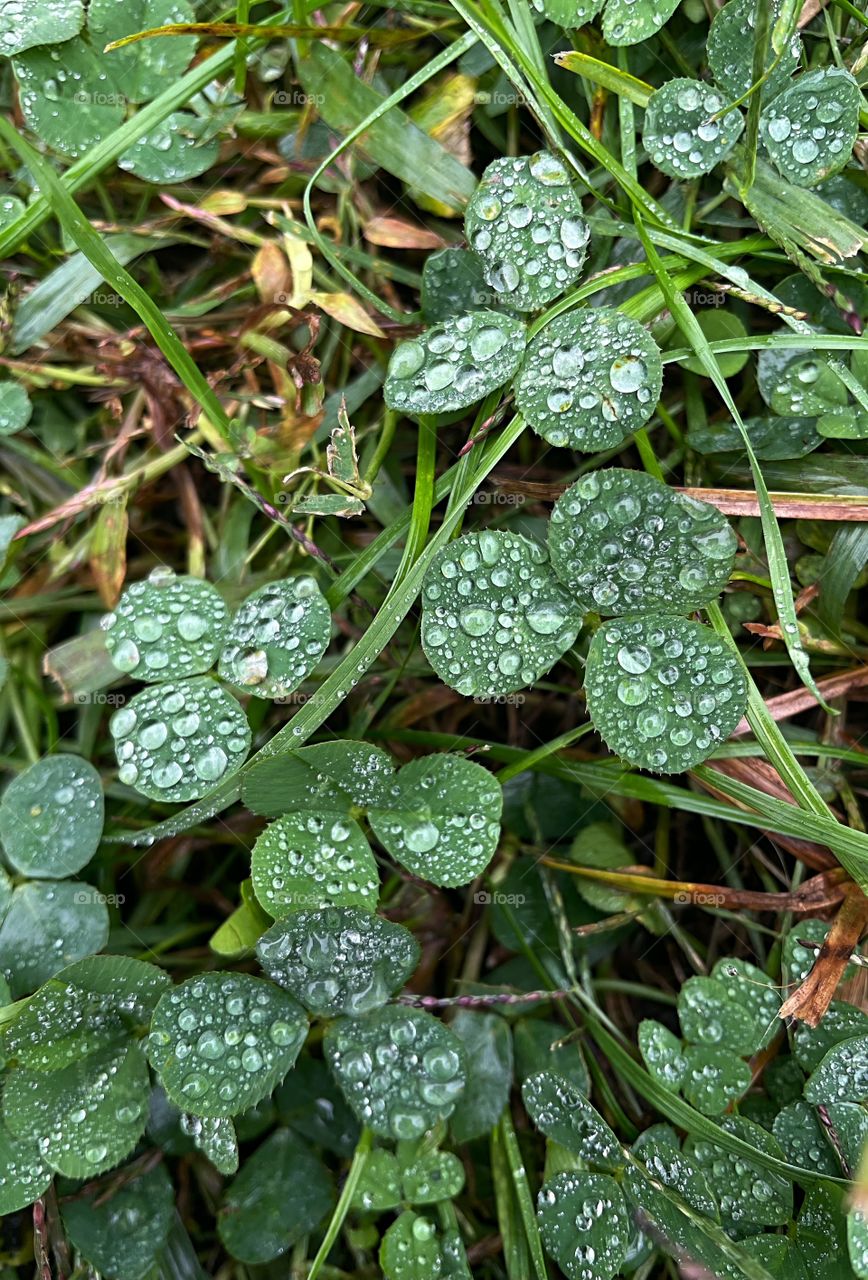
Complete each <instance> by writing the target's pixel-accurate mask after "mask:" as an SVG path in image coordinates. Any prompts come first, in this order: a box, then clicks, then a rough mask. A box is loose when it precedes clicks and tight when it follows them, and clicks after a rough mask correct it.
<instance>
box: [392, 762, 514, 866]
mask: <svg viewBox="0 0 868 1280" xmlns="http://www.w3.org/2000/svg"><path fill="white" fill-rule="evenodd" d="M502 806H503V794H502V792H501V789H500V786H499V784H498V782H497V780H496V779H495V778H494V777H492V775H491V773H489V771H488V770H487V769H484V768H483V767H482V765H479V764H476V762H475V761H473V760H465V759H464V758H463V757H461V756H452V755H430V756H424V757H421V758H420V759H418V760H411V761H410V763H409V764H405V765H404V767H403V769H401V771H400V772H399V774H398V777H397V779H396V781H395V783H394V784H393V786H392V787H391V788H390V792H389V796H388V801H387V802H386V803H384V804H383V805H381V806H379V807H377V808H374V809H372V810H371V811H370V813H369V815H368V818H369V821H370V824H371V830H372V831H373V833H374V835H375V836H376V837H377V839H378V840H379V841H380V843H381V844H382V845H383V847H384V848H385V849H387V850H388V852H389V853H390V854H391V855H392V857H393V858H395V859H396V861H397V862H400V864H401V866H403V867H406V868H407V870H408V871H409V872H410V873H411V874H412V875H417V876H421V877H422V878H423V879H425V880H428V881H430V883H431V884H438V885H444V886H446V887H448V888H453V887H455V886H456V885H461V884H468V883H469V882H470V881H471V880H474V879H475V878H476V876H478V875H479V874H480V873H481V872H482V871H484V870H485V868H486V867H487V866H488V863H489V862H490V861H491V859H492V858H493V856H494V852H495V850H496V848H497V841H498V839H499V837H500V813H501V809H502Z"/></svg>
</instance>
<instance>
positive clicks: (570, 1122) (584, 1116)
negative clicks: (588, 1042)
mask: <svg viewBox="0 0 868 1280" xmlns="http://www.w3.org/2000/svg"><path fill="white" fill-rule="evenodd" d="M521 1096H522V1098H523V1100H524V1105H525V1109H526V1111H527V1113H528V1115H529V1116H530V1118H531V1119H532V1120H533V1122H534V1124H535V1125H536V1127H537V1128H538V1129H539V1130H540V1132H541V1133H544V1134H545V1136H546V1137H547V1138H551V1139H553V1141H555V1142H557V1143H558V1144H559V1145H560V1146H562V1147H566V1149H567V1151H569V1152H571V1153H572V1154H573V1155H574V1156H579V1157H580V1158H581V1159H582V1160H586V1161H587V1162H588V1164H590V1165H592V1166H596V1167H597V1168H599V1169H605V1170H608V1171H610V1172H613V1171H616V1170H618V1169H621V1168H623V1166H624V1152H623V1150H622V1149H621V1144H620V1142H619V1141H618V1139H617V1138H616V1137H615V1134H614V1133H613V1132H612V1130H611V1129H610V1128H609V1126H608V1125H607V1124H606V1122H605V1120H604V1119H603V1117H602V1116H601V1115H600V1114H599V1112H598V1111H596V1110H595V1108H594V1107H592V1106H591V1104H590V1102H588V1100H587V1098H586V1097H585V1096H584V1095H583V1094H582V1093H580V1092H579V1090H578V1089H577V1088H575V1086H574V1085H571V1084H569V1083H568V1082H567V1081H566V1080H563V1079H562V1078H561V1077H559V1076H556V1075H553V1074H552V1073H551V1072H549V1071H541V1072H540V1073H539V1075H535V1076H531V1077H530V1078H529V1079H527V1080H525V1082H524V1084H523V1085H522V1089H521Z"/></svg>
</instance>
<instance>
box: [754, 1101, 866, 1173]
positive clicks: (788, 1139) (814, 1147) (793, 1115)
mask: <svg viewBox="0 0 868 1280" xmlns="http://www.w3.org/2000/svg"><path fill="white" fill-rule="evenodd" d="M823 1114H824V1119H823V1120H822V1121H821V1120H820V1115H819V1112H818V1110H817V1108H816V1107H813V1106H811V1104H810V1103H808V1102H805V1101H804V1100H803V1099H797V1100H796V1101H795V1102H791V1103H789V1104H788V1105H787V1106H785V1107H782V1108H781V1110H780V1111H779V1112H778V1114H777V1115H776V1116H775V1120H774V1126H773V1129H772V1132H773V1133H774V1135H775V1137H776V1138H777V1140H778V1142H779V1143H780V1144H781V1147H782V1148H783V1150H784V1152H785V1154H786V1157H787V1159H788V1160H789V1161H790V1163H791V1164H798V1165H801V1166H802V1167H803V1168H805V1169H816V1170H817V1171H818V1172H821V1173H825V1174H828V1175H829V1176H830V1177H833V1178H840V1177H841V1174H842V1172H843V1170H842V1163H841V1156H843V1159H844V1161H845V1163H846V1165H847V1166H848V1167H849V1168H850V1169H857V1168H858V1167H859V1160H860V1158H861V1155H862V1149H863V1147H864V1145H865V1139H866V1137H868V1113H866V1111H865V1109H864V1107H862V1106H859V1105H857V1104H856V1103H853V1102H830V1103H827V1104H824V1113H823ZM832 1135H834V1140H833V1137H832ZM839 1149H840V1152H841V1156H839V1154H838V1151H839Z"/></svg>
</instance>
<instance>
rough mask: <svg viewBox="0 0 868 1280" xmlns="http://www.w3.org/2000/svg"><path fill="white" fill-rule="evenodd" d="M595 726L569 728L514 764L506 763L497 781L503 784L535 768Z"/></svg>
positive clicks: (586, 725) (584, 725)
mask: <svg viewBox="0 0 868 1280" xmlns="http://www.w3.org/2000/svg"><path fill="white" fill-rule="evenodd" d="M593 727H594V726H593V725H592V724H580V725H579V726H578V728H576V729H569V730H568V731H567V732H566V733H562V734H561V736H560V737H559V738H552V740H551V742H546V743H543V745H542V746H541V747H537V749H536V750H535V751H529V752H527V754H523V755H522V757H521V759H519V760H515V761H514V762H513V763H512V764H508V765H505V766H504V768H503V769H500V770H498V772H497V774H496V777H497V781H498V782H499V783H500V785H501V786H503V784H504V783H505V782H509V780H510V778H517V777H518V775H519V774H520V773H525V772H526V771H527V770H528V769H533V768H535V767H536V765H538V764H539V762H540V761H541V760H545V759H546V757H547V756H551V755H554V754H555V753H556V752H558V751H563V750H565V749H566V748H567V747H571V746H572V745H573V743H574V742H578V740H579V738H584V736H585V735H586V734H588V733H591V732H592V730H593Z"/></svg>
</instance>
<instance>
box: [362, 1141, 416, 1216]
mask: <svg viewBox="0 0 868 1280" xmlns="http://www.w3.org/2000/svg"><path fill="white" fill-rule="evenodd" d="M403 1198H404V1192H403V1188H402V1186H401V1164H400V1161H399V1160H398V1157H397V1156H396V1155H394V1154H393V1153H392V1152H391V1151H386V1150H384V1149H383V1148H382V1147H374V1149H373V1150H372V1151H369V1152H368V1158H367V1160H366V1161H365V1163H364V1166H363V1168H362V1172H361V1176H360V1177H359V1181H358V1182H357V1183H356V1189H355V1191H354V1193H353V1207H354V1208H355V1209H362V1210H364V1211H365V1212H366V1213H372V1212H373V1213H381V1212H382V1211H383V1210H384V1209H396V1208H397V1207H398V1205H399V1204H400V1203H401V1201H402V1200H403Z"/></svg>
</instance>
